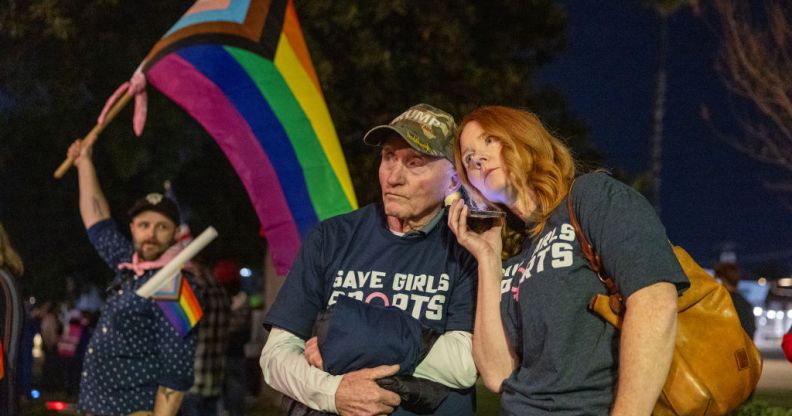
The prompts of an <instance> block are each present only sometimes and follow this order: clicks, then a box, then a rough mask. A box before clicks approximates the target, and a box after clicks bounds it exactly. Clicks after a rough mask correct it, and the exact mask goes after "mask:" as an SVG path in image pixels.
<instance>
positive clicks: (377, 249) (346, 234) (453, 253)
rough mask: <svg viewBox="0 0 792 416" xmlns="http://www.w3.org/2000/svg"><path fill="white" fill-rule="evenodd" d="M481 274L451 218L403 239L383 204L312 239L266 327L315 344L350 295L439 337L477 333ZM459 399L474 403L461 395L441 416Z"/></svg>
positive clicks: (331, 223) (335, 221)
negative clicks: (327, 315)
mask: <svg viewBox="0 0 792 416" xmlns="http://www.w3.org/2000/svg"><path fill="white" fill-rule="evenodd" d="M475 276H476V263H475V260H474V259H473V258H472V257H471V256H470V254H469V253H467V251H466V250H465V249H464V248H462V247H461V246H459V245H458V243H457V242H456V238H455V237H454V235H453V234H452V233H451V231H450V230H449V229H448V226H447V225H446V221H445V219H441V220H440V222H439V223H438V224H437V225H436V226H434V227H433V228H432V229H431V230H429V231H428V232H427V233H424V232H417V233H410V234H408V235H405V236H397V235H394V234H393V233H391V232H390V231H389V230H388V227H387V224H386V219H385V215H384V213H383V211H382V206H381V205H379V204H371V205H367V206H365V207H363V208H361V209H359V210H357V211H354V212H351V213H349V214H344V215H341V216H338V217H335V218H331V219H329V220H326V221H323V222H322V223H320V224H319V225H318V226H317V228H316V229H314V230H313V231H312V232H311V233H310V234H309V236H308V237H307V238H306V239H305V241H304V242H303V245H302V247H301V249H300V252H299V254H298V255H297V258H296V260H295V261H294V264H293V266H292V269H291V271H290V272H289V275H288V277H287V278H286V281H285V282H284V284H283V287H282V288H281V290H280V293H278V296H277V298H276V300H275V303H274V304H273V305H272V308H271V309H270V310H269V312H268V313H267V317H266V318H265V321H264V322H265V325H266V326H267V327H271V326H276V327H279V328H283V329H285V330H287V331H289V332H291V333H293V334H295V335H297V336H299V337H301V338H304V339H307V338H310V337H311V336H312V329H313V326H314V322H315V320H316V316H317V314H318V313H319V312H320V311H322V310H323V309H325V308H327V307H328V306H330V305H332V304H334V303H335V302H337V300H338V298H339V297H340V296H349V297H351V298H355V299H358V300H361V301H363V302H365V303H370V304H374V305H381V306H395V307H397V308H399V309H402V310H404V311H405V312H407V313H409V314H410V315H412V316H413V317H414V318H415V319H418V320H419V321H420V322H421V323H422V324H423V325H426V326H428V327H430V328H432V329H435V330H437V331H439V332H446V331H472V328H473V306H474V303H475V300H474V279H475ZM459 400H465V401H467V402H469V403H472V398H471V397H463V396H462V395H459V394H457V393H453V394H451V395H450V396H449V398H448V399H446V401H445V402H444V403H443V405H441V407H440V408H439V409H438V410H437V414H440V413H443V408H445V407H446V406H452V405H454V402H455V401H457V404H458V401H459ZM469 410H470V411H471V412H472V408H471V409H469ZM401 412H403V410H402V409H399V411H398V412H397V413H401ZM401 414H407V413H401Z"/></svg>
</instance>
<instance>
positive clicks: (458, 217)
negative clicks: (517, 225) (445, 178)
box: [448, 200, 503, 263]
mask: <svg viewBox="0 0 792 416" xmlns="http://www.w3.org/2000/svg"><path fill="white" fill-rule="evenodd" d="M467 215H468V207H467V205H465V202H464V201H462V200H457V201H454V203H453V204H451V206H450V207H449V210H448V227H449V228H451V231H452V232H453V233H454V235H456V238H457V241H459V244H461V245H462V247H465V248H466V249H467V251H469V252H470V254H472V255H473V257H475V258H476V260H478V261H479V263H482V262H483V261H484V260H486V259H491V258H493V257H495V258H497V259H498V260H500V255H501V249H502V247H503V242H502V241H501V226H500V225H497V226H494V227H492V228H490V229H489V230H487V231H484V232H482V233H476V232H474V231H472V230H471V229H470V228H469V227H468V225H467Z"/></svg>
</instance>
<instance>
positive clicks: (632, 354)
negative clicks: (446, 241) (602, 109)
mask: <svg viewBox="0 0 792 416" xmlns="http://www.w3.org/2000/svg"><path fill="white" fill-rule="evenodd" d="M454 150H455V159H456V168H457V171H458V173H459V176H460V179H462V182H463V183H464V185H465V186H466V189H468V190H469V191H470V192H471V193H472V194H474V197H478V198H479V199H481V200H483V201H484V202H485V203H487V204H488V205H489V206H490V208H495V209H501V210H505V211H509V212H510V213H511V214H513V216H516V217H517V218H519V220H521V224H520V227H519V228H522V231H523V232H524V233H525V235H526V236H527V238H526V239H525V241H524V243H523V245H522V247H521V252H520V254H518V255H517V256H516V257H514V258H512V259H511V260H509V261H507V262H506V263H503V262H502V261H501V249H502V242H501V230H500V227H494V228H491V229H490V230H488V231H485V232H483V233H476V232H473V231H471V230H470V229H469V228H468V227H467V221H466V216H467V211H468V208H467V207H466V206H465V204H464V203H463V202H460V201H457V202H455V203H454V205H452V207H451V209H450V215H449V226H450V227H451V229H452V230H453V231H454V233H455V234H456V236H457V239H458V240H459V242H460V243H461V244H462V245H463V246H465V247H466V248H467V249H468V250H469V251H470V252H471V253H472V254H473V255H474V256H475V257H476V259H477V260H478V272H479V282H478V299H477V308H476V317H475V319H476V320H475V327H474V333H473V356H474V359H475V361H476V365H477V367H478V369H479V372H480V373H481V376H482V378H483V380H484V384H485V385H486V386H487V387H488V388H489V389H490V390H493V391H496V392H501V393H502V395H501V414H505V415H516V414H519V415H543V414H550V413H554V414H569V415H572V414H576V415H577V414H587V415H608V414H612V415H630V416H635V415H649V414H650V413H651V412H652V409H653V407H654V405H655V402H656V401H657V398H658V396H659V394H660V391H661V389H662V387H663V383H664V381H665V379H666V376H667V373H668V369H669V366H670V363H671V357H672V354H673V347H674V337H675V334H676V315H677V310H676V307H677V302H676V300H677V299H676V298H677V296H678V293H679V292H680V291H681V290H683V289H684V288H686V287H687V286H688V281H687V277H686V276H685V275H684V273H683V272H682V270H681V268H680V266H679V263H678V262H677V260H676V258H675V257H674V254H673V252H672V250H671V246H670V244H669V243H668V241H667V238H666V234H665V229H664V228H663V226H662V224H661V223H660V221H659V220H658V218H657V216H656V215H655V213H654V210H653V209H652V207H651V206H650V205H649V204H648V202H647V201H646V200H645V198H643V197H642V196H641V195H640V194H639V193H637V192H636V191H634V190H633V189H631V188H629V187H628V186H626V185H624V184H622V183H620V182H618V181H616V180H614V179H612V178H611V177H609V176H608V175H606V174H604V173H590V174H586V175H582V176H580V177H578V178H577V179H575V177H576V172H575V171H576V168H575V165H576V164H575V161H574V160H573V158H572V156H571V153H570V151H569V149H568V148H567V147H566V146H565V145H564V144H563V143H562V142H561V141H560V140H559V139H557V138H556V137H554V136H553V135H552V134H550V133H549V132H548V131H547V129H546V128H545V127H544V126H543V125H542V123H541V122H540V121H539V119H538V118H537V117H536V116H535V115H534V114H532V113H530V112H528V111H524V110H519V109H514V108H508V107H499V106H493V107H482V108H479V109H477V110H475V111H473V112H472V113H470V114H468V115H467V116H466V117H465V118H464V119H463V121H462V123H461V124H460V126H459V130H458V137H457V141H456V142H455V148H454ZM573 180H574V181H575V186H574V188H572V183H573ZM571 188H572V189H573V191H571V196H570V189H571ZM567 198H572V205H573V208H574V212H575V216H576V217H577V219H578V222H579V223H580V225H581V227H582V229H583V230H584V233H585V235H586V237H587V238H588V240H589V241H590V242H591V243H592V244H593V245H594V247H595V248H596V249H597V251H598V253H599V254H600V255H601V256H602V261H603V264H604V268H605V271H606V272H607V273H609V274H610V275H612V276H613V277H614V278H615V280H616V282H617V284H618V285H619V289H620V292H621V293H622V295H623V296H624V299H625V305H626V315H625V317H624V322H623V329H622V331H621V334H620V335H619V333H617V332H616V330H615V328H614V327H612V326H611V325H609V324H607V323H606V322H605V321H603V320H602V319H600V318H599V317H597V316H596V315H594V314H592V313H591V312H589V311H588V310H587V305H588V302H589V300H590V299H591V298H592V296H594V295H595V294H597V293H604V292H605V288H604V287H603V285H602V283H601V282H600V281H599V280H598V278H597V276H596V275H595V274H594V273H593V272H592V271H591V269H589V268H588V262H587V260H586V258H585V257H584V255H583V254H582V252H581V249H580V245H579V243H578V241H577V238H576V236H575V231H574V228H573V226H572V225H571V221H570V215H569V210H568V208H567V205H566V201H567ZM504 275H505V276H504ZM502 279H503V280H502ZM509 279H511V281H510V284H508V283H509ZM617 381H618V383H617Z"/></svg>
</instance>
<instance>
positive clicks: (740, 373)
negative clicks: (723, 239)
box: [567, 189, 762, 416]
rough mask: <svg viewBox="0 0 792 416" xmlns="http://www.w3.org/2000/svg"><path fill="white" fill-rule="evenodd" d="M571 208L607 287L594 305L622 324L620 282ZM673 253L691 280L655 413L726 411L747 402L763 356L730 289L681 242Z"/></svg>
mask: <svg viewBox="0 0 792 416" xmlns="http://www.w3.org/2000/svg"><path fill="white" fill-rule="evenodd" d="M571 196H572V191H571V189H570V192H569V197H568V198H567V208H568V209H569V218H570V221H571V222H572V226H573V227H574V228H575V234H576V235H577V238H578V241H579V242H580V246H581V248H582V250H583V254H584V255H585V256H586V258H587V259H588V261H589V265H590V267H591V269H592V270H593V271H594V272H595V273H596V274H597V276H598V277H599V279H600V280H601V281H602V283H603V284H604V285H605V287H606V289H607V290H608V295H602V294H599V295H596V296H595V297H594V298H592V299H591V303H590V304H589V309H590V310H591V311H593V312H594V313H595V314H597V315H599V316H600V317H602V318H603V319H605V320H606V321H607V322H609V323H611V324H612V325H614V326H615V327H616V328H619V329H621V323H622V317H623V314H624V302H623V299H622V296H621V294H620V293H619V290H618V287H617V286H616V282H615V281H614V280H613V278H612V277H609V276H605V275H604V273H603V270H602V264H601V261H600V257H599V255H598V254H597V253H596V251H595V250H594V247H593V246H592V245H591V244H590V243H589V242H588V240H587V239H586V237H585V235H584V233H583V231H582V230H581V229H580V225H579V224H578V221H577V218H576V216H575V212H574V210H573V208H572V198H571ZM673 249H674V254H675V255H676V257H677V260H678V261H679V264H680V265H681V266H682V270H683V271H684V273H685V274H686V275H687V277H688V279H689V280H690V288H688V289H687V290H686V291H685V292H684V293H683V294H682V296H680V297H679V298H678V300H677V303H678V310H679V314H678V315H677V336H676V345H675V347H674V357H673V359H672V361H671V369H670V370H669V372H668V378H667V379H666V382H665V385H664V386H663V392H662V394H661V395H660V397H659V398H658V401H657V404H656V405H655V408H654V410H653V412H652V414H653V415H655V416H670V415H678V416H683V415H685V416H687V415H696V416H710V415H725V414H727V413H729V412H730V411H732V410H734V409H735V408H737V407H738V406H740V405H741V404H742V403H743V402H745V401H746V400H747V399H748V397H749V396H750V395H751V393H752V392H753V391H754V389H755V388H756V383H758V382H759V376H761V374H762V357H761V355H760V353H759V350H758V349H757V348H756V345H754V343H753V340H751V338H750V337H749V336H748V334H747V333H746V332H745V331H744V330H743V328H742V326H741V325H740V319H739V317H738V316H737V311H736V310H735V308H734V304H733V303H732V301H731V296H730V295H729V292H728V291H727V290H726V288H725V287H723V286H722V285H721V284H719V283H718V282H717V281H716V280H715V279H714V278H713V277H712V276H710V275H709V274H707V272H706V271H704V269H702V268H701V267H700V266H699V265H698V264H696V262H695V261H694V260H693V258H691V257H690V255H689V254H688V253H687V252H686V251H685V250H684V249H683V248H681V247H679V246H674V248H673Z"/></svg>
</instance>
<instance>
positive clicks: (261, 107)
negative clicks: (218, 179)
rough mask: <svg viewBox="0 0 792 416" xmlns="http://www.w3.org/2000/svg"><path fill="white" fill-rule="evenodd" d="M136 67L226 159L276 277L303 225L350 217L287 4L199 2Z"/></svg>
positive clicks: (326, 123)
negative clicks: (250, 208)
mask: <svg viewBox="0 0 792 416" xmlns="http://www.w3.org/2000/svg"><path fill="white" fill-rule="evenodd" d="M141 68H142V70H143V71H144V72H145V74H146V77H147V80H148V83H149V84H150V85H153V86H154V87H156V88H157V89H159V90H160V91H162V93H163V94H165V95H166V96H168V97H169V98H170V99H171V100H173V101H174V102H176V103H177V104H179V105H180V106H181V107H182V108H184V109H185V110H186V111H187V112H188V113H189V114H190V115H191V116H192V117H193V118H195V119H196V120H197V121H198V122H199V123H200V124H201V125H202V126H203V127H204V129H206V131H207V132H208V133H209V134H210V135H211V136H212V137H213V138H214V139H215V141H216V142H217V143H218V145H219V146H220V149H221V150H222V151H223V152H224V153H225V155H226V156H227V157H228V159H229V161H230V162H231V165H232V166H233V167H234V169H235V170H236V172H237V174H238V175H239V177H240V179H241V181H242V183H243V185H244V186H245V189H246V190H247V192H248V195H249V196H250V200H251V202H252V203H253V207H254V209H255V211H256V213H257V214H258V217H259V220H260V222H261V227H262V232H263V234H264V235H265V237H266V238H267V239H268V241H269V246H270V248H271V250H272V251H271V253H272V258H273V261H274V263H275V267H276V270H277V272H278V274H280V275H285V274H286V273H287V271H288V269H289V268H290V267H291V263H292V262H293V260H294V258H295V257H296V255H297V251H298V249H299V247H300V242H301V240H302V237H304V236H305V235H306V233H307V232H308V231H309V230H310V229H311V228H312V227H313V225H315V224H316V223H317V222H318V221H321V220H323V219H326V218H329V217H332V216H335V215H338V214H342V213H345V212H348V211H351V210H353V209H355V208H357V200H356V198H355V193H354V189H353V188H352V181H351V179H350V177H349V171H348V169H347V165H346V161H345V159H344V156H343V153H342V151H341V146H340V143H339V140H338V136H337V134H336V132H335V127H334V126H333V122H332V119H331V117H330V113H329V111H328V109H327V105H326V103H325V99H324V95H323V94H322V90H321V87H320V85H319V81H318V78H317V76H316V73H315V71H314V68H313V64H312V63H311V58H310V55H309V54H308V48H307V46H306V45H305V40H304V39H303V36H302V30H301V28H300V25H299V22H298V20H297V14H296V13H295V11H294V6H293V4H292V2H291V1H290V0H289V1H286V0H281V1H278V0H271V1H267V0H199V1H198V2H196V3H195V5H193V7H192V8H190V10H188V11H187V13H186V14H185V15H184V16H183V17H182V19H180V20H179V21H178V22H177V23H176V24H175V25H174V26H173V27H172V28H171V29H170V30H169V31H168V33H167V34H166V35H165V37H163V39H161V40H160V41H159V42H158V43H157V44H156V45H155V46H154V48H153V49H152V50H151V52H150V53H149V55H148V56H147V57H146V59H145V60H144V61H143V63H142V64H141Z"/></svg>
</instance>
